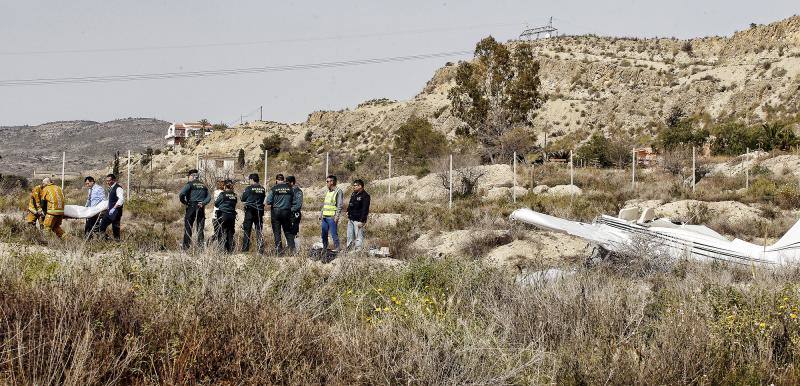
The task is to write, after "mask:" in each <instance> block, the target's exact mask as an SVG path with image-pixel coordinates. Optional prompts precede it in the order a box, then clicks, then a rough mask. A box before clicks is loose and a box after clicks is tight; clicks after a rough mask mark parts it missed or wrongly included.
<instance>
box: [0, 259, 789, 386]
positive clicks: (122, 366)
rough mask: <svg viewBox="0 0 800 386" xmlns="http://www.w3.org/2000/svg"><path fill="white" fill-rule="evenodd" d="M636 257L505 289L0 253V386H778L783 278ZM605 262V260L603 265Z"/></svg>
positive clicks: (499, 277)
mask: <svg viewBox="0 0 800 386" xmlns="http://www.w3.org/2000/svg"><path fill="white" fill-rule="evenodd" d="M648 251H652V250H645V251H641V250H634V251H632V252H633V253H637V255H636V256H634V260H635V259H640V260H642V261H640V263H643V264H644V265H639V263H636V264H631V261H632V260H621V261H619V262H618V263H619V264H616V265H613V266H610V265H606V266H601V267H600V268H599V269H596V268H593V269H589V270H582V271H579V272H578V273H576V274H575V275H573V276H570V277H567V278H563V279H560V280H556V281H540V282H534V283H531V284H529V285H520V284H515V283H514V281H513V279H512V278H511V277H509V276H507V274H504V273H503V272H502V271H499V270H497V269H494V268H489V267H486V266H483V265H481V264H475V263H474V262H467V261H459V260H453V259H445V260H439V261H437V260H428V259H412V260H410V261H409V262H408V263H407V265H405V266H403V267H400V268H391V269H387V268H379V267H377V266H374V265H370V264H369V263H366V262H359V261H355V260H345V261H341V262H340V265H339V268H337V269H333V270H329V269H322V267H321V266H319V265H317V264H315V263H310V264H305V263H299V262H291V261H288V260H287V261H283V262H281V263H276V262H275V261H274V260H271V259H264V258H260V257H256V256H253V257H244V258H241V259H233V258H231V257H226V256H224V255H203V256H198V257H191V256H186V255H172V256H169V257H168V258H166V259H164V258H162V257H157V258H156V257H150V256H147V255H141V256H138V257H137V258H131V257H125V256H113V255H109V256H86V255H70V256H64V255H63V254H59V255H56V254H53V253H48V252H32V251H29V252H25V251H22V252H17V253H9V252H4V255H3V256H4V259H3V260H2V263H1V264H0V294H2V295H0V310H2V313H0V319H2V320H1V321H0V336H2V338H3V339H0V379H3V380H4V381H5V382H8V383H23V384H33V383H35V384H53V383H59V384H86V383H125V384H129V383H232V382H235V383H335V384H340V383H436V384H441V383H590V384H594V383H605V382H609V383H614V384H620V383H624V384H630V383H692V382H698V381H701V380H710V379H714V380H719V381H720V382H724V383H771V382H774V383H795V382H797V381H798V380H800V379H798V375H800V374H798V372H797V370H796V369H797V368H798V367H797V366H798V364H800V356H798V354H799V353H800V351H798V350H800V344H798V343H797V342H800V323H798V321H797V319H798V318H797V312H798V311H797V310H798V307H800V292H799V291H798V289H799V288H798V287H797V284H796V283H797V281H798V278H800V271H798V270H796V269H795V270H791V269H786V270H779V271H765V270H761V269H752V268H749V267H745V268H737V267H735V266H733V267H732V266H727V265H724V264H699V263H693V262H688V261H682V262H678V263H677V264H675V265H664V266H662V265H659V264H654V263H653V262H649V263H648V262H645V261H643V260H644V257H645V256H648V255H650V254H649V253H648ZM608 264H612V263H608Z"/></svg>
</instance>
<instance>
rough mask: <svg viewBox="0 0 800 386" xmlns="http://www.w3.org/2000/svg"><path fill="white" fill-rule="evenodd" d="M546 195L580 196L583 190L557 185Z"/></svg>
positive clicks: (572, 186)
mask: <svg viewBox="0 0 800 386" xmlns="http://www.w3.org/2000/svg"><path fill="white" fill-rule="evenodd" d="M545 194H548V195H551V196H579V195H581V194H583V189H581V188H579V187H577V186H575V185H556V186H553V187H552V188H549V189H547V193H545Z"/></svg>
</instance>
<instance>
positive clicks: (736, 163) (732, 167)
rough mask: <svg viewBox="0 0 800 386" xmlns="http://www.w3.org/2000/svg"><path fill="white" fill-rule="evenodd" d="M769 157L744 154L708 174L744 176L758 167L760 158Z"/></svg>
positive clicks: (762, 153)
mask: <svg viewBox="0 0 800 386" xmlns="http://www.w3.org/2000/svg"><path fill="white" fill-rule="evenodd" d="M768 155H769V153H766V152H763V151H752V152H750V153H749V154H743V155H740V156H738V157H735V158H733V159H731V160H729V161H728V162H723V163H719V164H715V165H713V166H711V171H709V172H708V174H709V175H711V176H724V177H734V176H737V175H741V174H744V171H745V170H747V169H750V168H752V167H753V166H755V165H757V164H758V159H759V158H763V157H766V156H768ZM792 157H793V156H792ZM776 158H779V157H776ZM689 161H691V160H689ZM690 174H691V173H690ZM690 181H691V180H690Z"/></svg>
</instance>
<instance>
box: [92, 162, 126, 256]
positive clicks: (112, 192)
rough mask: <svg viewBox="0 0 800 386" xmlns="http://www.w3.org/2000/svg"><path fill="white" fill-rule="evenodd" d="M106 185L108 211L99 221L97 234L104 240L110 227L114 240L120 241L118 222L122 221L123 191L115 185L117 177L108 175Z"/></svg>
mask: <svg viewBox="0 0 800 386" xmlns="http://www.w3.org/2000/svg"><path fill="white" fill-rule="evenodd" d="M106 185H108V211H107V212H106V215H105V216H103V218H102V219H100V226H99V227H98V232H100V233H101V234H103V235H104V236H105V238H106V239H108V235H107V234H106V229H108V226H109V225H111V233H112V234H113V235H114V240H116V241H119V240H120V235H119V233H120V226H119V223H120V220H121V219H122V206H123V205H124V204H125V190H124V189H122V187H121V186H119V184H118V183H117V176H115V175H113V174H109V175H107V176H106Z"/></svg>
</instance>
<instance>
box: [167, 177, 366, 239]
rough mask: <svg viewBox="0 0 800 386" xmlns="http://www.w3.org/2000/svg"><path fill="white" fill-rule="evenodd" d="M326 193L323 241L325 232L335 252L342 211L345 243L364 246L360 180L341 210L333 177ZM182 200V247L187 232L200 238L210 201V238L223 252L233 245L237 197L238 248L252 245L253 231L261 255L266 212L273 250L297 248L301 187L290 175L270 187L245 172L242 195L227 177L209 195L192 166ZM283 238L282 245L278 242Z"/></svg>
mask: <svg viewBox="0 0 800 386" xmlns="http://www.w3.org/2000/svg"><path fill="white" fill-rule="evenodd" d="M326 184H327V192H326V194H325V198H324V200H323V204H322V209H321V210H320V214H319V219H320V221H321V225H322V244H323V248H324V249H328V246H329V245H328V236H329V235H330V236H331V238H332V240H333V244H334V245H333V251H338V250H339V247H340V244H339V233H338V223H339V218H340V216H341V214H342V212H347V214H348V218H349V219H350V221H349V222H348V227H347V247H348V249H349V248H351V247H352V248H356V249H360V248H361V247H362V246H363V244H364V225H365V224H366V222H367V216H368V214H369V205H370V197H369V194H368V193H367V192H366V191H365V190H364V182H363V181H362V180H355V181H353V194H352V195H351V198H350V203H349V205H348V207H347V208H346V209H345V208H344V205H343V195H344V193H343V192H342V190H341V189H339V188H338V187H337V178H336V176H333V175H331V176H328V178H327V179H326ZM178 198H179V199H180V201H181V203H183V204H184V205H185V206H186V213H185V216H184V234H183V244H182V247H183V249H189V248H191V246H192V236H193V234H196V243H197V244H198V245H202V244H203V242H204V238H205V237H204V233H205V232H204V228H205V208H206V206H207V205H209V204H210V203H211V201H212V200H213V201H214V208H215V210H214V219H213V222H212V225H213V228H214V235H213V238H212V239H213V241H215V242H217V243H219V244H221V245H223V246H224V248H225V250H226V251H228V252H233V251H234V248H235V242H234V234H235V228H236V227H235V224H236V206H237V204H238V201H239V200H241V201H242V206H243V212H244V220H243V223H242V244H241V251H242V252H248V251H249V250H250V247H251V245H250V244H251V241H250V238H251V235H252V234H253V233H255V239H256V247H257V249H258V252H259V253H264V234H263V226H264V217H265V214H266V211H267V210H269V216H270V225H271V226H272V235H273V239H274V248H275V252H276V253H277V254H281V253H283V252H285V251H286V250H287V249H288V251H289V252H294V251H295V250H296V243H295V239H296V237H297V235H298V234H299V233H300V221H301V220H302V217H303V213H302V209H303V190H302V189H300V187H299V186H297V180H296V178H295V177H294V176H284V175H283V174H278V175H276V176H275V184H274V185H272V187H270V188H269V189H267V188H265V187H264V186H262V185H261V184H260V178H259V175H258V174H255V173H254V174H250V176H249V177H248V186H247V187H246V188H245V189H244V191H243V192H242V194H241V197H237V195H236V193H235V192H234V182H233V181H231V180H225V181H220V182H219V183H218V185H217V190H216V191H214V192H213V194H212V193H210V192H209V189H208V188H207V187H206V186H205V184H203V182H201V181H200V180H199V173H198V171H197V170H196V169H193V170H190V171H189V173H188V181H187V183H186V185H184V187H183V189H181V191H180V193H179V194H178ZM253 231H255V232H253ZM284 239H285V240H286V244H285V248H284V243H283V240H284Z"/></svg>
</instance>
